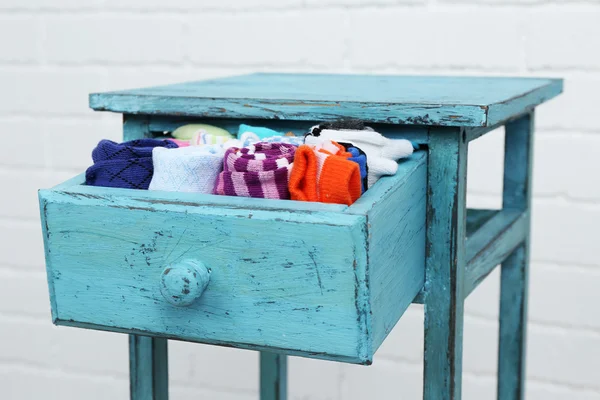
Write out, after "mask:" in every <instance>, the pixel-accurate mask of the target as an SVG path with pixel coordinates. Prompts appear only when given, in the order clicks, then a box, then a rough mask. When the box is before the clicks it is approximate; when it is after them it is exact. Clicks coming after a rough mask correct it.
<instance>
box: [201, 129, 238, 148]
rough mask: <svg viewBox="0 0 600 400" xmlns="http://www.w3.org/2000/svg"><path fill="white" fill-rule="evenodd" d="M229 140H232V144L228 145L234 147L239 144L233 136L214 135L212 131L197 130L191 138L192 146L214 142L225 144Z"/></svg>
mask: <svg viewBox="0 0 600 400" xmlns="http://www.w3.org/2000/svg"><path fill="white" fill-rule="evenodd" d="M227 142H231V145H230V146H228V147H233V146H236V145H237V144H239V141H237V140H236V139H235V138H234V137H233V136H231V135H229V136H222V135H213V134H212V133H207V132H195V133H194V135H193V136H192V138H191V139H190V145H192V146H207V145H213V144H225V143H227Z"/></svg>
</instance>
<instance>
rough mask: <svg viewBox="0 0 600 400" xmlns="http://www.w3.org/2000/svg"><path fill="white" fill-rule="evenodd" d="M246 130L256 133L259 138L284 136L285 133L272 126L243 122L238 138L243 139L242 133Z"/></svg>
mask: <svg viewBox="0 0 600 400" xmlns="http://www.w3.org/2000/svg"><path fill="white" fill-rule="evenodd" d="M246 132H252V133H254V134H255V135H256V136H257V137H258V138H259V139H264V138H268V137H271V136H283V133H281V132H277V131H276V130H273V129H270V128H264V127H259V126H250V125H246V124H241V125H240V128H239V129H238V135H237V137H238V139H241V137H242V135H243V134H244V133H246ZM261 141H262V140H261Z"/></svg>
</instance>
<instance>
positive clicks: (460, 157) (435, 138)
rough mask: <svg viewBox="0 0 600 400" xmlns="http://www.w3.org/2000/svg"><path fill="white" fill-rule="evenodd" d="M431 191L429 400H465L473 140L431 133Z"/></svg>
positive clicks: (458, 131)
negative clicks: (469, 181) (468, 189)
mask: <svg viewBox="0 0 600 400" xmlns="http://www.w3.org/2000/svg"><path fill="white" fill-rule="evenodd" d="M428 168H429V169H428V174H429V176H428V186H427V248H426V270H425V271H426V272H425V274H426V275H425V276H426V281H425V299H424V300H425V355H424V358H425V360H424V372H425V378H424V386H423V398H424V399H425V400H459V399H460V397H461V385H462V340H463V318H464V301H463V300H464V275H465V265H466V255H465V248H466V246H465V243H466V204H465V195H466V193H465V192H466V178H467V141H466V134H464V130H462V129H456V130H455V132H454V134H452V135H450V134H441V133H436V132H435V131H432V132H431V138H430V139H429V162H428Z"/></svg>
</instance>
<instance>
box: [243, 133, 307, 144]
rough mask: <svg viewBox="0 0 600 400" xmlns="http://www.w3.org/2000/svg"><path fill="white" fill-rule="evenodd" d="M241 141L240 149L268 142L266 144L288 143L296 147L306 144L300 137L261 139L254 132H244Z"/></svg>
mask: <svg viewBox="0 0 600 400" xmlns="http://www.w3.org/2000/svg"><path fill="white" fill-rule="evenodd" d="M239 141H240V142H241V146H240V147H247V146H249V145H251V144H254V143H258V142H266V143H287V144H293V145H294V146H300V145H302V144H304V138H303V137H300V136H269V137H266V138H263V139H261V138H260V137H259V136H258V135H257V134H256V133H254V132H244V133H242V135H241V136H240V137H239Z"/></svg>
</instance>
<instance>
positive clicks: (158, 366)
mask: <svg viewBox="0 0 600 400" xmlns="http://www.w3.org/2000/svg"><path fill="white" fill-rule="evenodd" d="M129 385H130V386H129V387H130V394H131V400H168V398H169V371H168V357H167V339H160V338H152V337H147V336H138V335H129Z"/></svg>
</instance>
